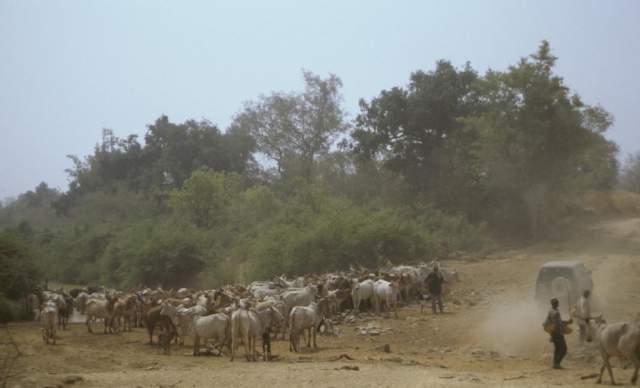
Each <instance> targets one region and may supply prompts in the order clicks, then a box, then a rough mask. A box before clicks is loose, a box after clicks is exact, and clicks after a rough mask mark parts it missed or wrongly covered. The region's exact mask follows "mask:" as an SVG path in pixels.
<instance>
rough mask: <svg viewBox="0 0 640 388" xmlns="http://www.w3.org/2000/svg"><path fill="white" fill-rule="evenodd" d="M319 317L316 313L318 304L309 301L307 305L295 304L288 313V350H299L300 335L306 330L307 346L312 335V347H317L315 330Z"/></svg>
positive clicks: (309, 344)
mask: <svg viewBox="0 0 640 388" xmlns="http://www.w3.org/2000/svg"><path fill="white" fill-rule="evenodd" d="M320 320H321V317H320V315H319V314H318V304H317V303H316V302H311V303H309V305H308V306H296V307H294V308H293V309H291V313H290V314H289V350H290V351H294V352H299V351H300V335H302V334H303V333H304V331H305V330H308V337H307V347H310V346H311V337H312V336H313V347H314V348H317V347H318V345H317V344H316V331H317V328H318V325H319V324H320Z"/></svg>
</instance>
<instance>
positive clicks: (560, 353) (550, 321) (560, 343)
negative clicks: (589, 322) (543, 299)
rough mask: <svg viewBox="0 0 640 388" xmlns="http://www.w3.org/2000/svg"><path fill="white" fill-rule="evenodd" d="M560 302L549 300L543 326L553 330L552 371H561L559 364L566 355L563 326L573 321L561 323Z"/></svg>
mask: <svg viewBox="0 0 640 388" xmlns="http://www.w3.org/2000/svg"><path fill="white" fill-rule="evenodd" d="M559 307H560V302H559V301H558V299H557V298H553V299H551V310H549V314H548V315H547V320H546V322H545V325H550V326H551V327H552V328H553V330H552V331H551V333H550V334H551V342H553V347H554V351H553V369H562V367H561V366H560V363H561V362H562V359H563V358H564V356H565V355H566V354H567V341H565V338H564V333H565V326H566V325H568V324H570V323H572V322H573V320H572V319H570V320H568V321H563V320H562V316H561V315H560V310H558V308H559Z"/></svg>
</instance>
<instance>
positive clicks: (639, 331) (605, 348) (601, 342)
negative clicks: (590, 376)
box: [587, 316, 640, 385]
mask: <svg viewBox="0 0 640 388" xmlns="http://www.w3.org/2000/svg"><path fill="white" fill-rule="evenodd" d="M589 322H590V324H589V332H588V334H587V342H591V341H592V340H593V339H594V338H595V340H596V343H597V346H598V350H600V355H601V356H602V367H601V368H600V376H599V377H598V383H601V382H602V374H603V373H604V369H605V368H607V370H608V371H609V377H610V378H611V384H613V385H615V384H616V382H615V380H614V379H613V371H612V370H611V364H610V363H609V359H610V358H611V357H619V358H622V359H626V360H629V361H631V362H632V363H633V366H634V368H635V369H634V372H633V376H632V377H631V383H632V384H635V383H636V381H638V370H639V369H640V322H638V321H635V322H620V323H612V324H607V323H606V322H605V320H604V319H602V316H599V317H597V318H595V319H590V320H589Z"/></svg>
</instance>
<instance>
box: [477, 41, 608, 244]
mask: <svg viewBox="0 0 640 388" xmlns="http://www.w3.org/2000/svg"><path fill="white" fill-rule="evenodd" d="M555 62H556V57H554V56H553V55H551V52H550V47H549V44H548V42H546V41H543V42H542V43H541V45H540V47H539V49H538V51H537V52H536V53H535V54H533V55H531V56H530V58H523V59H522V60H521V61H520V62H519V63H518V65H516V66H512V67H510V68H509V70H508V71H506V72H503V73H500V72H495V71H489V72H487V74H486V76H485V77H484V78H483V80H482V85H481V87H482V95H483V103H484V104H485V107H484V111H483V113H482V114H481V115H479V116H476V117H474V118H469V119H467V120H465V121H466V123H467V124H469V127H468V130H470V131H477V132H478V135H479V137H478V141H477V142H476V143H475V146H476V150H475V152H476V156H477V158H478V161H479V163H480V171H481V177H482V179H483V182H484V184H486V187H487V192H488V196H489V197H490V198H492V201H493V203H492V205H493V206H489V207H488V208H489V209H491V210H492V211H496V210H498V211H496V212H495V213H496V214H499V215H500V216H501V217H503V215H505V214H507V215H508V217H510V219H511V221H512V222H511V224H512V225H513V223H514V222H518V220H521V221H524V222H525V225H526V227H527V229H528V230H529V231H530V232H531V233H533V234H534V235H539V234H541V233H543V232H544V231H545V230H546V229H547V227H548V226H549V224H550V223H551V222H552V221H553V220H552V217H553V205H554V204H555V203H557V202H558V196H559V195H563V194H567V193H571V192H573V191H575V190H576V188H577V187H575V186H574V185H573V184H574V183H575V182H578V181H582V184H581V185H580V187H579V188H580V189H586V188H593V187H596V186H598V184H600V186H602V185H603V184H604V185H606V184H607V182H610V181H611V180H612V179H611V176H615V168H616V165H615V152H616V147H615V146H614V145H613V144H612V143H610V142H608V141H607V140H606V139H604V137H603V135H602V133H603V132H604V131H605V130H606V129H607V128H608V126H609V125H610V123H611V121H612V119H611V116H610V115H609V114H608V113H607V112H606V111H604V110H603V109H602V108H593V107H588V106H585V105H584V104H583V103H582V102H581V101H580V98H579V97H578V96H577V95H572V94H571V93H570V91H569V89H568V88H567V87H566V86H565V85H564V82H563V79H562V78H561V77H559V76H557V75H556V74H554V73H553V68H554V65H555ZM603 166H604V167H603ZM596 170H597V171H600V172H602V171H604V173H601V174H593V172H594V171H596ZM603 175H604V176H603ZM585 178H589V179H594V180H595V181H590V182H589V181H587V182H585ZM500 208H502V209H503V211H499V209H500Z"/></svg>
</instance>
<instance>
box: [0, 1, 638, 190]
mask: <svg viewBox="0 0 640 388" xmlns="http://www.w3.org/2000/svg"><path fill="white" fill-rule="evenodd" d="M542 39H548V40H549V41H550V42H551V47H552V50H553V53H554V54H555V55H556V56H558V57H559V58H560V59H559V62H558V67H557V71H558V73H559V74H560V75H562V76H564V78H565V80H566V82H567V84H568V85H570V86H571V87H572V88H574V90H576V91H577V92H578V93H579V94H581V95H582V97H583V100H584V101H585V102H587V103H590V104H597V103H599V104H602V105H603V106H604V107H605V108H606V109H607V110H609V111H610V112H611V113H612V114H613V115H614V116H615V119H616V121H615V124H614V127H613V128H612V129H611V130H610V132H609V134H608V136H609V137H610V138H611V139H614V140H615V141H616V142H618V144H619V145H620V147H621V150H622V152H623V155H624V153H627V152H634V151H637V150H640V116H639V113H638V112H639V110H640V96H639V95H640V76H639V75H638V74H637V72H638V71H640V43H639V42H640V1H636V0H629V1H622V0H617V1H604V0H602V1H585V0H576V1H555V0H554V1H540V0H531V1H515V0H506V1H474V0H465V1H450V0H447V1H444V0H443V1H418V0H416V1H372V0H365V1H318V0H316V1H313V2H312V1H302V0H300V1H266V0H262V1H260V0H256V1H235V0H234V1H231V0H229V1H224V2H222V1H220V2H219V1H184V0H181V1H177V0H176V1H156V0H149V1H133V0H123V1H107V0H104V1H90V0H78V1H70V0H65V1H62V0H61V1H53V0H48V1H44V0H42V1H29V0H0V198H4V197H6V196H10V195H16V194H19V193H21V192H24V191H26V190H29V189H32V188H33V187H35V186H36V185H37V184H38V183H39V182H41V181H45V182H47V183H49V184H50V185H51V186H54V187H58V188H60V189H66V188H67V178H66V174H65V173H64V169H65V168H68V167H70V166H71V163H70V161H69V160H68V159H66V157H65V155H67V154H76V155H82V156H84V155H86V154H88V153H91V152H92V150H93V146H94V145H95V144H96V142H97V141H98V140H99V139H100V134H101V129H102V128H103V127H108V128H112V129H113V130H114V131H115V133H116V134H117V135H118V136H126V135H128V134H130V133H137V134H139V135H141V136H142V135H144V133H145V130H146V127H145V125H146V124H149V123H151V122H153V121H154V120H155V119H156V118H157V117H158V116H160V115H161V114H166V115H168V116H169V118H170V119H171V120H172V121H178V122H181V121H183V120H185V119H187V118H195V119H201V118H206V119H209V120H211V121H213V122H214V123H217V124H218V125H219V126H220V127H221V128H225V127H226V126H227V125H228V123H229V122H230V119H231V117H232V116H233V115H234V114H235V113H237V112H238V111H239V110H240V108H241V106H242V102H243V101H247V100H252V99H254V98H256V97H257V96H258V95H259V94H261V93H269V92H270V91H273V90H281V91H288V90H295V89H300V88H301V87H302V77H301V69H308V70H311V71H313V72H316V73H319V74H321V75H323V76H326V75H327V74H328V73H329V72H332V73H335V74H337V75H338V76H339V77H341V78H342V81H343V83H344V89H343V93H344V97H345V107H346V109H347V110H348V111H349V112H350V114H351V117H353V116H354V114H355V113H356V111H357V101H358V99H359V98H361V97H364V98H367V99H368V98H371V97H373V96H374V95H376V94H377V93H378V92H380V90H381V89H383V88H389V87H392V86H396V85H404V84H406V82H407V80H408V77H409V74H410V72H411V71H414V70H418V69H424V70H429V69H432V68H433V66H434V62H435V61H436V60H437V59H440V58H444V59H449V60H451V61H452V62H453V63H454V64H456V65H462V64H464V63H465V62H466V61H470V62H471V64H472V66H473V67H474V68H475V69H477V70H479V71H481V72H483V71H485V70H486V69H487V68H489V67H491V68H494V69H499V70H500V69H505V68H506V67H507V66H508V65H510V64H514V63H516V62H517V61H518V59H519V58H520V57H522V56H526V55H528V54H530V53H532V52H534V51H535V50H536V48H537V46H538V44H539V43H540V41H541V40H542ZM634 74H635V75H634Z"/></svg>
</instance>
